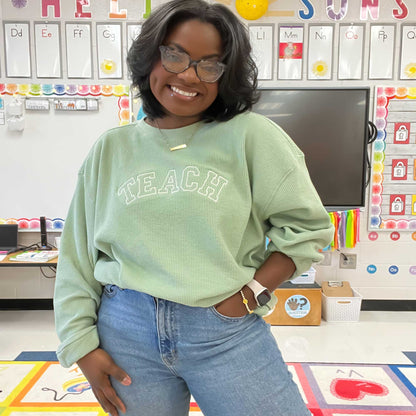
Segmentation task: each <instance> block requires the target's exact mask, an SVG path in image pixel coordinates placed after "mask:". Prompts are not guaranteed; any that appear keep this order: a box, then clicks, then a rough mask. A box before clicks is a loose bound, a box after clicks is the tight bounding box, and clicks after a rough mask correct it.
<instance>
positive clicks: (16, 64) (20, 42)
mask: <svg viewBox="0 0 416 416" xmlns="http://www.w3.org/2000/svg"><path fill="white" fill-rule="evenodd" d="M4 37H5V52H6V76H7V77H27V78H30V77H31V73H32V70H31V65H30V38H29V23H23V22H19V23H17V22H16V23H11V22H10V23H6V22H5V23H4Z"/></svg>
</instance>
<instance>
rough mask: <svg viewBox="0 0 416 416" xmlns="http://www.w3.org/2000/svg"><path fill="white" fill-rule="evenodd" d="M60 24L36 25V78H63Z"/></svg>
mask: <svg viewBox="0 0 416 416" xmlns="http://www.w3.org/2000/svg"><path fill="white" fill-rule="evenodd" d="M60 43H61V37H60V26H59V23H35V55H36V76H37V77H38V78H61V76H62V71H61V46H60Z"/></svg>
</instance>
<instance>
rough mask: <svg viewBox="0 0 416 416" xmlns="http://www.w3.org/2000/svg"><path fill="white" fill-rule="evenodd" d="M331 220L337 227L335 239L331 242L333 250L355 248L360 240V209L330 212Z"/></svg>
mask: <svg viewBox="0 0 416 416" xmlns="http://www.w3.org/2000/svg"><path fill="white" fill-rule="evenodd" d="M329 217H330V218H331V222H332V224H333V225H334V227H335V232H334V239H333V240H332V243H331V244H330V247H329V248H330V249H331V250H339V249H342V248H354V247H355V246H356V245H357V243H358V242H359V241H360V210H359V209H358V208H357V209H353V210H349V211H334V212H329Z"/></svg>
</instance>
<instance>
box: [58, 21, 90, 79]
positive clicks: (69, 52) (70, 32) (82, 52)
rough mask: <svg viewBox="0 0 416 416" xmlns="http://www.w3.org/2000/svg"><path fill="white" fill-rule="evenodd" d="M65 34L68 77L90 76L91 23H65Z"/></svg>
mask: <svg viewBox="0 0 416 416" xmlns="http://www.w3.org/2000/svg"><path fill="white" fill-rule="evenodd" d="M65 34H66V61H67V73H68V78H92V53H91V24H90V23H67V24H66V25H65Z"/></svg>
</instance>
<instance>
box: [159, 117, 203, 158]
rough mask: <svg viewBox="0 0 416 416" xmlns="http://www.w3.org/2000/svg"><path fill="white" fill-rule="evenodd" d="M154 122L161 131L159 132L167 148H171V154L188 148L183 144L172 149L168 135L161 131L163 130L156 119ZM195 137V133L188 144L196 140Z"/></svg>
mask: <svg viewBox="0 0 416 416" xmlns="http://www.w3.org/2000/svg"><path fill="white" fill-rule="evenodd" d="M154 121H155V124H156V127H157V128H158V130H159V132H160V135H161V136H162V138H163V140H164V141H165V143H166V144H167V146H168V148H169V150H170V151H171V152H174V151H175V150H181V149H186V148H187V147H188V146H187V145H186V143H182V144H179V145H178V146H174V147H170V144H169V140H168V137H167V136H166V134H165V133H164V132H163V131H162V130H161V128H160V127H159V123H158V122H157V120H156V119H154ZM194 135H195V133H193V134H192V136H191V137H190V139H189V140H188V143H190V142H191V140H192V139H193V138H194Z"/></svg>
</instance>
